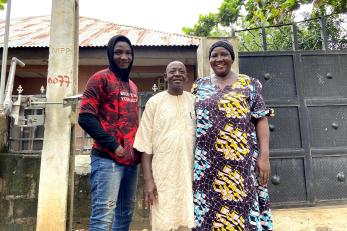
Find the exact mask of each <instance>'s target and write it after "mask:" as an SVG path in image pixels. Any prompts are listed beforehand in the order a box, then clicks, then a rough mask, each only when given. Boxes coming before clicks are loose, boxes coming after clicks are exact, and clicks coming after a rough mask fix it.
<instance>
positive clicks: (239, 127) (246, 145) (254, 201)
mask: <svg viewBox="0 0 347 231" xmlns="http://www.w3.org/2000/svg"><path fill="white" fill-rule="evenodd" d="M234 59H235V54H234V51H233V48H232V45H231V44H230V43H229V42H228V41H223V40H220V41H217V42H215V43H214V44H212V46H211V47H210V51H209V61H210V65H211V67H212V69H213V71H214V74H213V75H211V76H207V77H204V78H201V79H198V80H197V81H196V83H195V84H194V86H193V89H192V92H193V93H194V94H195V95H196V108H195V112H196V116H197V126H196V142H195V151H194V154H195V161H194V182H193V190H194V216H195V225H196V227H195V230H198V231H205V230H238V231H241V230H244V231H253V230H255V231H263V230H273V226H272V219H271V211H270V208H269V196H268V191H267V187H266V185H267V182H268V179H269V175H270V162H269V128H268V121H267V117H266V116H268V115H270V114H271V113H270V109H268V108H266V107H265V104H264V100H263V97H262V95H261V94H260V92H261V88H262V86H261V84H260V82H259V81H258V80H257V79H254V78H251V77H248V76H246V75H243V74H237V73H235V72H233V71H232V70H231V65H232V63H233V62H234Z"/></svg>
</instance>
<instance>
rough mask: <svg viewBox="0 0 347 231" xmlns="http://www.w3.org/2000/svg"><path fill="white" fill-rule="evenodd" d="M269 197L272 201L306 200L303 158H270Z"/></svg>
mask: <svg viewBox="0 0 347 231" xmlns="http://www.w3.org/2000/svg"><path fill="white" fill-rule="evenodd" d="M271 172H272V173H271V174H272V177H271V180H270V182H271V183H269V192H270V199H271V202H273V203H288V202H304V201H306V200H307V197H306V195H307V192H306V184H305V170H304V159H303V158H283V159H282V158H281V159H277V158H276V159H272V160H271Z"/></svg>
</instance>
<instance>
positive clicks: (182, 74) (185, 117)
mask: <svg viewBox="0 0 347 231" xmlns="http://www.w3.org/2000/svg"><path fill="white" fill-rule="evenodd" d="M164 78H165V81H167V83H168V89H167V90H166V91H163V92H160V93H158V94H156V95H155V96H153V97H151V98H150V99H149V100H148V102H147V104H146V107H145V111H144V113H143V114H142V118H141V122H140V126H139V129H138V131H137V133H136V137H135V143H134V148H136V149H137V150H138V151H140V152H142V153H143V155H142V167H143V175H144V190H145V206H146V207H148V206H151V213H152V220H151V223H152V230H153V231H161V230H189V229H190V228H192V227H194V207H193V193H192V179H193V176H192V174H193V158H194V157H193V146H194V132H195V113H194V95H192V94H190V93H189V92H186V91H184V90H183V87H184V85H185V83H186V82H187V70H186V67H185V65H184V64H183V63H182V62H179V61H173V62H171V63H169V65H168V66H167V68H166V73H165V75H164Z"/></svg>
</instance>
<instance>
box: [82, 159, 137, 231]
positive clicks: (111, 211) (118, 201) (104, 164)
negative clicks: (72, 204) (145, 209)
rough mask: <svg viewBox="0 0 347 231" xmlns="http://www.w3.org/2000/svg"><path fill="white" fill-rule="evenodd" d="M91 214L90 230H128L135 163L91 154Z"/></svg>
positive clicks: (134, 183) (135, 179)
mask: <svg viewBox="0 0 347 231" xmlns="http://www.w3.org/2000/svg"><path fill="white" fill-rule="evenodd" d="M91 159H92V160H91V175H90V183H91V192H92V214H91V217H90V223H89V230H90V231H95V230H98V231H99V230H107V231H109V229H110V227H111V225H112V231H116V230H118V231H120V230H121V231H127V230H129V226H130V222H131V218H132V214H133V209H134V201H135V194H136V183H137V166H136V165H131V166H124V165H120V164H117V163H116V162H114V161H113V160H110V159H105V158H101V157H98V156H95V155H92V156H91Z"/></svg>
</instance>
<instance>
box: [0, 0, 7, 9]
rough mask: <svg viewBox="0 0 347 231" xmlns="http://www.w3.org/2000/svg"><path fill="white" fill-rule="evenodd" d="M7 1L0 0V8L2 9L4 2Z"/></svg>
mask: <svg viewBox="0 0 347 231" xmlns="http://www.w3.org/2000/svg"><path fill="white" fill-rule="evenodd" d="M6 2H7V0H0V10H3V9H4V4H5V3H6Z"/></svg>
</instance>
